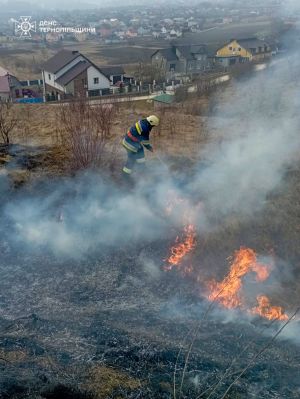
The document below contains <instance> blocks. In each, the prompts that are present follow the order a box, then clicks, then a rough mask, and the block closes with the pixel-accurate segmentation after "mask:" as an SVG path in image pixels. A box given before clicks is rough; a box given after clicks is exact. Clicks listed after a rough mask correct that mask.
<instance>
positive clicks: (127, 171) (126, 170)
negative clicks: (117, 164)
mask: <svg viewBox="0 0 300 399" xmlns="http://www.w3.org/2000/svg"><path fill="white" fill-rule="evenodd" d="M123 172H124V173H127V174H128V175H130V174H131V172H132V169H129V168H126V166H124V168H123Z"/></svg>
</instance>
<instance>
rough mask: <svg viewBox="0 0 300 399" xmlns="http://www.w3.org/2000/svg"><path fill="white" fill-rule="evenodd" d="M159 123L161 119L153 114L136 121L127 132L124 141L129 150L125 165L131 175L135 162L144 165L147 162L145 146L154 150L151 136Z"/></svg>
mask: <svg viewBox="0 0 300 399" xmlns="http://www.w3.org/2000/svg"><path fill="white" fill-rule="evenodd" d="M158 124H159V119H158V118H157V117H156V116H155V115H152V116H149V117H148V118H145V119H141V120H139V121H138V122H136V124H135V125H134V126H132V127H131V128H130V129H129V130H128V132H127V133H126V135H125V137H124V139H123V142H122V144H123V146H124V147H125V149H126V151H127V162H126V164H125V166H124V167H123V172H124V173H125V174H127V175H130V174H131V173H132V170H133V168H134V166H135V164H140V165H143V164H144V163H145V152H144V147H145V148H146V149H147V150H149V151H153V148H152V146H151V145H150V141H149V136H150V132H151V130H152V128H153V126H157V125H158Z"/></svg>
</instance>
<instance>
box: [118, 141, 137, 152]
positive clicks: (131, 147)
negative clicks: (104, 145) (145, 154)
mask: <svg viewBox="0 0 300 399" xmlns="http://www.w3.org/2000/svg"><path fill="white" fill-rule="evenodd" d="M122 144H123V146H124V147H125V148H126V149H127V150H129V151H131V152H138V150H137V149H136V148H135V146H134V145H131V144H130V143H128V142H127V141H126V140H125V139H123V141H122Z"/></svg>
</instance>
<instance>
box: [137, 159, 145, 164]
mask: <svg viewBox="0 0 300 399" xmlns="http://www.w3.org/2000/svg"><path fill="white" fill-rule="evenodd" d="M144 162H146V160H145V158H139V159H137V160H136V163H144Z"/></svg>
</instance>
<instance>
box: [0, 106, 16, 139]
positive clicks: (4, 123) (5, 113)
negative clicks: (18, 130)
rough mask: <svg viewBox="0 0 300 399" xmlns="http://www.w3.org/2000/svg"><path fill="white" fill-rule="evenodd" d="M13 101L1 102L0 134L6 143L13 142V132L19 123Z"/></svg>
mask: <svg viewBox="0 0 300 399" xmlns="http://www.w3.org/2000/svg"><path fill="white" fill-rule="evenodd" d="M12 107H13V104H12V103H11V102H0V134H1V137H2V140H3V142H4V144H6V145H9V144H10V142H11V133H12V131H13V130H14V128H15V127H16V125H17V118H16V117H15V116H14V112H13V109H12Z"/></svg>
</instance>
